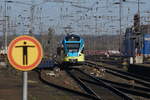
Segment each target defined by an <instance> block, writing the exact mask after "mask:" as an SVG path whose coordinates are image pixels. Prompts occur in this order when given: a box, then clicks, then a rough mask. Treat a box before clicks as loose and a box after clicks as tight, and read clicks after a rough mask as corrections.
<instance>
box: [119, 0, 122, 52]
mask: <svg viewBox="0 0 150 100" xmlns="http://www.w3.org/2000/svg"><path fill="white" fill-rule="evenodd" d="M121 7H122V0H120V3H119V50H120V49H121V31H122V30H121V21H122V19H121Z"/></svg>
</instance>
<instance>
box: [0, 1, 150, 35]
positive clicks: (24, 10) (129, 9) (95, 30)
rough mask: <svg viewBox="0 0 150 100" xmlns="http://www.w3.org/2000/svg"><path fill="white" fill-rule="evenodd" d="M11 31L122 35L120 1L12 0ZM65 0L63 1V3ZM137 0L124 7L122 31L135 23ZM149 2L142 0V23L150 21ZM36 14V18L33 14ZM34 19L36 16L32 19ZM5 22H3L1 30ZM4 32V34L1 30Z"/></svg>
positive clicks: (0, 11) (9, 8)
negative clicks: (50, 30) (51, 30)
mask: <svg viewBox="0 0 150 100" xmlns="http://www.w3.org/2000/svg"><path fill="white" fill-rule="evenodd" d="M9 1H13V2H9V3H7V13H6V15H7V16H9V28H8V30H9V34H27V33H28V30H29V28H31V27H34V34H40V33H41V34H44V33H45V32H46V31H47V30H48V28H49V27H51V28H54V29H55V31H56V33H57V34H65V33H75V34H94V35H103V34H110V35H111V34H119V26H120V24H119V18H120V17H119V4H114V3H115V2H119V1H120V0H9ZM63 1H64V2H63ZM137 1H138V0H126V2H122V7H121V25H122V26H121V30H122V33H123V32H124V31H125V29H126V28H127V27H131V26H132V25H133V16H134V14H136V13H137V10H138V9H137V8H138V4H137ZM149 5H150V1H149V0H140V15H141V24H148V23H149V20H150V17H149V16H150V6H149ZM33 7H34V10H31V9H32V8H33ZM4 8H5V7H4V1H2V0H0V20H3V19H4V17H3V16H4ZM32 15H33V17H31V16H32ZM32 18H33V19H32ZM2 28H3V21H0V30H2ZM1 34H3V33H2V32H1Z"/></svg>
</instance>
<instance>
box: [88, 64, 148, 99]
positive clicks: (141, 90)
mask: <svg viewBox="0 0 150 100" xmlns="http://www.w3.org/2000/svg"><path fill="white" fill-rule="evenodd" d="M86 64H87V65H88V66H91V67H96V68H101V67H104V68H105V72H106V73H109V74H112V75H114V76H117V77H121V78H123V79H126V80H132V81H133V84H132V85H131V84H127V83H120V82H114V81H110V80H107V79H103V78H99V77H97V78H98V79H99V80H102V81H104V82H106V83H108V84H111V85H112V86H113V87H115V88H117V89H118V90H120V91H122V92H124V93H128V94H132V95H137V96H142V97H145V98H150V82H149V81H145V80H142V79H139V78H137V77H134V76H133V75H132V74H130V73H128V72H125V71H120V70H116V69H113V68H109V67H106V66H100V65H98V64H97V63H94V62H89V61H88V62H86ZM137 84H138V85H137Z"/></svg>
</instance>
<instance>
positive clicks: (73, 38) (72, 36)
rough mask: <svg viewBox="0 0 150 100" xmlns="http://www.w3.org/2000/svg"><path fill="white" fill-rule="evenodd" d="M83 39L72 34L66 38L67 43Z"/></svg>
mask: <svg viewBox="0 0 150 100" xmlns="http://www.w3.org/2000/svg"><path fill="white" fill-rule="evenodd" d="M80 39H81V37H80V36H79V35H75V34H71V35H67V36H66V37H65V40H66V41H80Z"/></svg>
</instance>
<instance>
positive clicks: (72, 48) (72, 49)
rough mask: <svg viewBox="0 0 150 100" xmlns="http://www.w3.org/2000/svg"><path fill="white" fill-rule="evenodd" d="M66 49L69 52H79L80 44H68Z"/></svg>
mask: <svg viewBox="0 0 150 100" xmlns="http://www.w3.org/2000/svg"><path fill="white" fill-rule="evenodd" d="M66 47H67V49H68V51H69V52H78V51H79V48H80V43H67V44H66Z"/></svg>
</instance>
